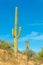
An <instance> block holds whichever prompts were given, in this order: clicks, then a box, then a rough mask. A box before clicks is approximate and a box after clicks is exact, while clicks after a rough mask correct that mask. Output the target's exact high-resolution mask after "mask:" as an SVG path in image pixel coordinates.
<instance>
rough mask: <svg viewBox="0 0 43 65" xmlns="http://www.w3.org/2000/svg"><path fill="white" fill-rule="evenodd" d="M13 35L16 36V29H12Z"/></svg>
mask: <svg viewBox="0 0 43 65" xmlns="http://www.w3.org/2000/svg"><path fill="white" fill-rule="evenodd" d="M12 35H13V37H14V38H15V30H14V29H12Z"/></svg>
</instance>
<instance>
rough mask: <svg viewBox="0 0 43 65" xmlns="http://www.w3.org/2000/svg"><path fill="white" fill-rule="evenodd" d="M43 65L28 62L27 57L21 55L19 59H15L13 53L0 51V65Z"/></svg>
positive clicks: (31, 61)
mask: <svg viewBox="0 0 43 65" xmlns="http://www.w3.org/2000/svg"><path fill="white" fill-rule="evenodd" d="M27 61H28V65H43V63H42V64H40V63H39V62H38V61H33V60H27V57H26V56H25V55H23V54H21V53H18V59H16V58H15V57H14V54H13V53H12V51H6V50H3V49H0V65H27Z"/></svg>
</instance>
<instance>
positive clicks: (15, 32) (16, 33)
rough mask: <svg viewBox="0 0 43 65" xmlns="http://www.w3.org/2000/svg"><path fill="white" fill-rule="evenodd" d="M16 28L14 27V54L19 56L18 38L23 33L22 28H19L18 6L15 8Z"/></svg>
mask: <svg viewBox="0 0 43 65" xmlns="http://www.w3.org/2000/svg"><path fill="white" fill-rule="evenodd" d="M14 24H15V25H14V28H13V29H12V35H13V37H14V54H15V56H17V52H18V38H19V36H20V34H21V30H22V28H21V27H19V28H18V7H16V8H15V23H14Z"/></svg>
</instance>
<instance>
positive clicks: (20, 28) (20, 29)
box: [17, 27, 22, 38]
mask: <svg viewBox="0 0 43 65" xmlns="http://www.w3.org/2000/svg"><path fill="white" fill-rule="evenodd" d="M21 31H22V27H19V31H18V35H17V38H19V37H20V34H21Z"/></svg>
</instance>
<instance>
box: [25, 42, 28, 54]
mask: <svg viewBox="0 0 43 65" xmlns="http://www.w3.org/2000/svg"><path fill="white" fill-rule="evenodd" d="M25 43H26V55H28V53H29V42H28V41H25Z"/></svg>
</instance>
